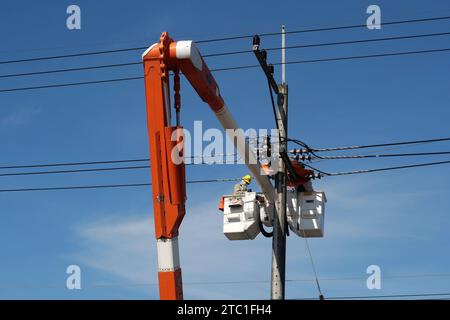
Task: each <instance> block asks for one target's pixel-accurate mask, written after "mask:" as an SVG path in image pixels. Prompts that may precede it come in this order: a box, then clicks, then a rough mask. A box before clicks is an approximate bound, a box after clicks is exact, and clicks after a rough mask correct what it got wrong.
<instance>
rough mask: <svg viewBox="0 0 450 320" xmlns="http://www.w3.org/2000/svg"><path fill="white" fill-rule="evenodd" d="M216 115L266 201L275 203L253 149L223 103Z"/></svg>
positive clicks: (271, 187)
mask: <svg viewBox="0 0 450 320" xmlns="http://www.w3.org/2000/svg"><path fill="white" fill-rule="evenodd" d="M216 117H217V119H219V121H220V123H221V124H222V127H223V128H224V129H225V131H226V132H227V134H228V136H229V138H230V139H231V140H232V142H233V144H234V146H235V148H236V149H237V152H238V155H239V156H240V157H241V158H242V159H244V160H245V164H246V166H247V168H248V169H249V170H250V172H251V173H252V176H253V178H254V179H255V180H256V182H257V183H258V185H259V186H260V187H261V190H262V192H263V193H264V196H265V197H266V199H267V201H268V202H269V203H275V192H274V189H273V186H272V184H271V183H270V180H269V177H268V176H267V175H265V174H261V172H263V170H262V168H261V164H260V162H259V161H258V160H257V158H256V155H255V154H254V152H253V150H251V149H250V147H249V143H248V141H247V140H246V139H245V136H244V134H243V130H237V129H239V127H238V125H237V123H236V121H235V120H234V118H233V116H232V115H231V113H230V112H229V111H228V108H227V106H226V105H224V106H223V108H222V109H220V110H219V111H218V112H216ZM227 129H231V130H227ZM232 131H233V132H232Z"/></svg>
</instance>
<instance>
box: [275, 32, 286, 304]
mask: <svg viewBox="0 0 450 320" xmlns="http://www.w3.org/2000/svg"><path fill="white" fill-rule="evenodd" d="M281 44H282V51H281V62H282V65H281V68H282V69H281V70H282V75H281V79H282V83H281V85H280V86H279V95H278V99H277V104H278V108H277V124H278V128H279V140H280V144H279V152H280V154H281V153H283V152H286V150H287V140H286V139H287V129H288V127H287V124H288V121H287V120H288V118H287V115H288V87H287V84H286V65H285V62H286V60H285V59H286V53H285V47H286V34H285V28H284V26H282V27H281ZM278 162H279V167H278V169H279V171H278V173H277V174H276V176H275V189H276V202H275V214H274V221H273V238H272V282H271V283H272V286H271V299H272V300H282V299H284V294H285V271H286V232H287V223H286V193H287V175H286V165H285V163H284V161H283V159H282V157H281V156H279V158H278Z"/></svg>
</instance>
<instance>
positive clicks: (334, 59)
mask: <svg viewBox="0 0 450 320" xmlns="http://www.w3.org/2000/svg"><path fill="white" fill-rule="evenodd" d="M448 51H450V48H442V49H430V50H418V51H405V52H393V53H381V54H372V55H361V56H348V57H335V58H324V59H313V60H296V61H288V62H285V63H284V64H308V63H319V62H330V61H344V60H356V59H368V58H381V57H389V56H403V55H414V54H423V53H438V52H448ZM281 64H283V63H281V62H279V63H273V65H281ZM258 67H259V65H256V64H255V65H243V66H235V67H224V68H215V69H211V70H210V71H212V72H220V71H231V70H243V69H252V68H258ZM142 79H144V77H143V76H137V77H128V78H116V79H105V80H95V81H85V82H72V83H60V84H50V85H44V86H32V87H22V88H9V89H0V93H6V92H15V91H27V90H38V89H49V88H60V87H71V86H79V85H90V84H99V83H110V82H120V81H131V80H142Z"/></svg>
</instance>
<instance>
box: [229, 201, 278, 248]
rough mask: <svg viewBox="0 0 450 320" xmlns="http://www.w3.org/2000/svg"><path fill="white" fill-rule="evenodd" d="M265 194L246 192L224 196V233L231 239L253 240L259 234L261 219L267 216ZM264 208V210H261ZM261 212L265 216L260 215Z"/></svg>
mask: <svg viewBox="0 0 450 320" xmlns="http://www.w3.org/2000/svg"><path fill="white" fill-rule="evenodd" d="M265 203H266V202H265V200H264V196H262V195H261V194H258V193H256V192H245V193H244V194H243V195H242V196H241V195H239V196H236V195H225V196H223V233H224V234H225V236H226V237H227V238H228V239H230V240H253V239H255V238H256V236H257V235H258V234H259V232H260V231H261V230H260V223H261V219H263V220H269V219H268V217H266V215H267V214H268V213H267V210H266V208H265ZM261 208H263V210H261ZM261 213H262V214H263V217H260V215H261Z"/></svg>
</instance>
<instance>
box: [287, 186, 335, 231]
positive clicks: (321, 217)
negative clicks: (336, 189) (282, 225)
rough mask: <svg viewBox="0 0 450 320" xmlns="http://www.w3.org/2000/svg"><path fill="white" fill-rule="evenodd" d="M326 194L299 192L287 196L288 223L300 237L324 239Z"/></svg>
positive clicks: (289, 193) (290, 192) (291, 192)
mask: <svg viewBox="0 0 450 320" xmlns="http://www.w3.org/2000/svg"><path fill="white" fill-rule="evenodd" d="M326 202H327V198H326V196H325V193H324V192H320V191H313V192H297V191H289V192H288V194H287V221H288V224H289V228H290V229H291V230H292V232H294V233H295V234H297V235H298V236H300V237H303V238H315V237H323V234H324V221H325V203H326Z"/></svg>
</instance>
